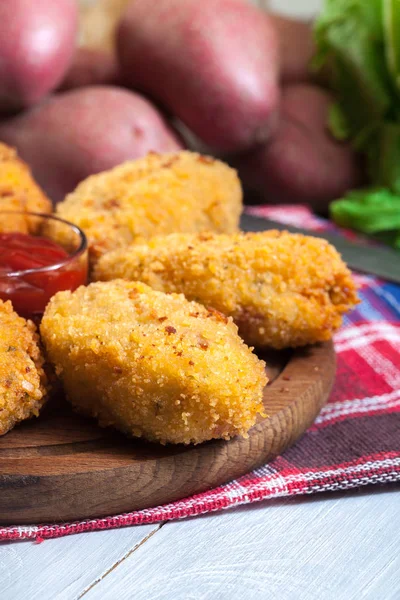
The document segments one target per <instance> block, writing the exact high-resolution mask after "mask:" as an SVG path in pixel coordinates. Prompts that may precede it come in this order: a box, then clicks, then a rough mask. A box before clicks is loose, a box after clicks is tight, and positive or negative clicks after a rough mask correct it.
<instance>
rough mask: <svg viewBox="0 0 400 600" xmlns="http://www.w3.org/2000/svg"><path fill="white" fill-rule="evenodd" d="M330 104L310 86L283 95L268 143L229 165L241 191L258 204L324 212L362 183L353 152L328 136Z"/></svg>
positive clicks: (328, 98) (288, 89) (293, 88)
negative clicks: (299, 206) (302, 205)
mask: <svg viewBox="0 0 400 600" xmlns="http://www.w3.org/2000/svg"><path fill="white" fill-rule="evenodd" d="M332 101H333V99H332V97H331V95H330V94H328V93H327V92H325V91H324V90H322V89H319V88H317V87H315V86H312V85H302V84H298V85H291V86H287V87H286V88H285V89H284V90H283V94H282V106H281V119H280V124H279V127H278V129H277V131H276V132H275V134H274V137H273V139H271V141H270V142H269V143H268V144H264V145H261V146H259V147H258V148H255V149H254V150H252V151H250V152H248V153H245V154H243V155H241V156H238V157H237V158H236V159H235V160H233V165H234V166H235V167H236V168H237V169H238V171H239V175H240V177H241V179H242V181H243V183H244V185H245V187H246V188H247V189H249V190H250V191H253V192H256V194H258V196H259V199H261V200H262V201H268V202H271V201H273V202H289V203H290V202H292V203H296V202H302V203H307V204H311V205H312V206H313V207H315V208H317V209H326V207H327V206H328V204H329V202H330V201H331V200H334V199H336V198H338V197H340V196H342V195H343V194H344V193H345V192H346V191H347V190H348V189H352V188H355V187H357V186H358V185H359V184H360V183H361V182H362V173H361V169H360V165H359V162H358V158H357V156H356V154H355V152H354V151H353V150H352V149H351V148H350V147H349V146H348V145H346V144H343V143H340V142H338V141H336V140H335V139H334V138H333V137H332V136H331V134H330V133H329V131H328V113H329V108H330V106H331V103H332Z"/></svg>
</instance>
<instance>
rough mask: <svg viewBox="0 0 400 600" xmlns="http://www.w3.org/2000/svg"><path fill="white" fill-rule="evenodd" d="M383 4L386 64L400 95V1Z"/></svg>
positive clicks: (392, 0) (385, 0)
mask: <svg viewBox="0 0 400 600" xmlns="http://www.w3.org/2000/svg"><path fill="white" fill-rule="evenodd" d="M382 3H383V5H382V9H383V11H382V12H383V33H384V39H385V56H386V62H387V65H388V68H389V72H390V74H391V77H392V81H393V84H394V86H395V88H396V90H397V92H398V93H399V94H400V0H382Z"/></svg>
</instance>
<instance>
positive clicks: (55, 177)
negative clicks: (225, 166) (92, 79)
mask: <svg viewBox="0 0 400 600" xmlns="http://www.w3.org/2000/svg"><path fill="white" fill-rule="evenodd" d="M44 131H45V132H46V135H44V134H43V132H44ZM0 139H1V140H3V141H4V142H6V143H8V144H10V145H13V146H15V147H16V148H17V149H18V152H19V154H20V156H21V157H22V158H23V159H24V160H25V161H26V162H27V163H28V164H29V165H30V166H31V168H32V172H33V175H34V177H35V178H36V180H37V181H38V183H39V184H40V185H41V186H42V187H43V188H44V190H45V191H46V192H47V193H48V195H49V196H50V197H51V199H52V200H53V202H58V201H60V200H62V199H63V198H64V197H65V195H66V194H67V193H68V192H71V191H72V190H73V189H74V188H75V187H76V185H77V184H78V183H79V182H80V181H82V180H83V179H85V178H86V177H88V176H89V175H91V174H93V173H98V172H100V171H104V170H106V169H110V168H111V167H114V166H115V165H117V164H120V163H121V162H123V161H125V160H129V159H134V158H138V157H140V156H143V155H145V154H147V152H149V151H151V150H154V151H159V152H168V151H174V150H179V149H180V148H181V143H180V140H179V138H178V136H177V135H176V134H175V132H174V131H173V130H172V129H171V128H169V127H168V125H167V123H166V121H165V120H164V119H163V117H162V116H161V114H160V113H159V112H158V111H157V110H156V109H155V108H154V107H153V105H152V104H150V102H148V101H147V100H146V99H145V98H143V97H142V96H140V95H139V94H135V93H133V92H130V91H128V90H123V89H120V88H116V87H112V86H93V87H86V88H81V89H77V90H71V91H68V92H64V93H63V94H59V95H57V96H53V97H52V98H50V99H49V100H47V101H46V102H43V103H42V104H41V105H40V106H37V107H35V108H34V109H32V110H30V111H28V112H26V113H24V114H22V115H19V116H17V117H14V118H12V119H9V120H7V121H3V123H1V124H0Z"/></svg>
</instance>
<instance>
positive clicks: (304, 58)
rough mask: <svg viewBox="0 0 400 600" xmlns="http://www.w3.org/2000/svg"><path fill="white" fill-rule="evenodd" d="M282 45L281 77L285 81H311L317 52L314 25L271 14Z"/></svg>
mask: <svg viewBox="0 0 400 600" xmlns="http://www.w3.org/2000/svg"><path fill="white" fill-rule="evenodd" d="M270 18H271V22H272V24H273V26H274V27H275V30H276V32H277V34H278V40H279V46H280V79H281V81H282V82H283V83H300V82H307V81H310V80H311V79H312V78H313V76H312V74H311V72H310V63H311V59H312V57H313V56H314V53H315V43H314V36H313V25H312V23H307V22H305V21H299V20H296V19H288V18H286V17H282V16H280V15H272V14H271V15H270Z"/></svg>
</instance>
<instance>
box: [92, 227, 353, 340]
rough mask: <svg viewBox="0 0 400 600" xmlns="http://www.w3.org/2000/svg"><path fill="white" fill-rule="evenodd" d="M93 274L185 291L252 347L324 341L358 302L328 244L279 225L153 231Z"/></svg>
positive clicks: (101, 263)
mask: <svg viewBox="0 0 400 600" xmlns="http://www.w3.org/2000/svg"><path fill="white" fill-rule="evenodd" d="M94 278H95V279H98V280H111V279H114V278H123V279H127V280H137V281H143V282H144V283H146V284H147V285H150V286H151V287H152V288H153V289H155V290H160V291H163V292H179V293H183V294H184V295H185V296H186V297H187V298H188V299H189V300H195V301H197V302H201V303H202V304H204V305H206V306H212V307H214V308H215V309H217V310H219V311H221V312H222V313H224V314H226V315H229V316H232V317H233V320H234V321H235V323H236V324H237V325H238V327H239V333H240V335H241V336H242V337H243V339H244V340H245V342H246V343H247V344H249V345H251V346H256V347H265V346H270V347H273V348H286V347H295V346H303V345H305V344H312V343H315V342H321V341H324V340H328V339H330V338H331V336H332V333H333V332H334V331H335V330H336V329H338V327H339V326H340V325H341V322H342V314H343V313H345V312H346V311H348V310H350V309H351V308H352V307H353V306H354V305H355V304H356V303H357V295H356V288H355V284H354V281H353V279H352V277H351V273H350V271H349V270H348V269H347V267H346V265H345V264H344V262H343V261H342V259H341V257H340V255H339V254H338V253H337V251H336V250H335V248H333V246H331V245H330V244H329V243H328V242H326V241H325V240H323V239H321V238H316V237H309V236H304V235H299V234H290V233H287V232H278V231H268V232H264V233H244V234H236V235H230V236H229V235H216V234H212V233H208V234H200V235H190V234H172V235H169V236H163V237H162V236H159V237H155V238H153V239H151V240H148V241H147V242H146V243H143V244H141V245H135V246H130V247H129V248H124V249H121V250H116V251H114V252H110V253H109V254H106V255H105V256H103V257H102V259H101V260H100V261H99V263H98V265H97V268H96V269H95V272H94Z"/></svg>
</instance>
